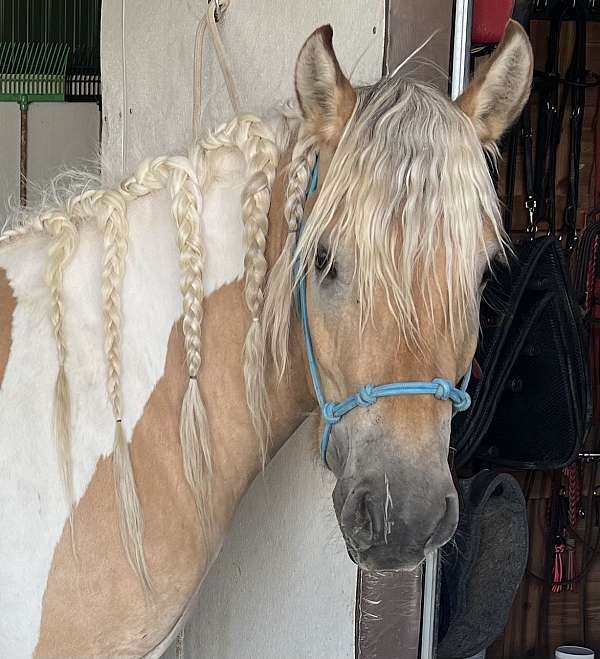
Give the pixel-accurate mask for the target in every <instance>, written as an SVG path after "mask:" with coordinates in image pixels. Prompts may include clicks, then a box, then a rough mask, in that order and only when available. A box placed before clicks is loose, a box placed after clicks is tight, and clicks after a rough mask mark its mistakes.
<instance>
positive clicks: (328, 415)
mask: <svg viewBox="0 0 600 659" xmlns="http://www.w3.org/2000/svg"><path fill="white" fill-rule="evenodd" d="M323 419H324V420H325V422H326V423H328V424H329V425H330V426H333V425H334V424H336V423H338V421H341V420H342V417H341V416H339V415H338V414H336V413H335V403H332V402H329V403H325V405H324V406H323Z"/></svg>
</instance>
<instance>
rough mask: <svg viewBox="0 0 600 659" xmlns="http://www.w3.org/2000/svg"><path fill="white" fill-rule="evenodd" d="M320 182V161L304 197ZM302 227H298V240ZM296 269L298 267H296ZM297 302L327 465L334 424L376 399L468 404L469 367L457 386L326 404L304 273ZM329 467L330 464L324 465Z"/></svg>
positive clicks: (362, 393)
mask: <svg viewBox="0 0 600 659" xmlns="http://www.w3.org/2000/svg"><path fill="white" fill-rule="evenodd" d="M318 181H319V160H318V158H317V161H316V163H315V166H314V168H313V170H312V173H311V177H310V184H309V187H308V191H307V195H306V196H307V198H308V197H309V196H310V195H311V194H312V193H314V192H315V191H316V189H317V184H318ZM301 230H302V225H300V226H299V227H298V238H299V237H300V231H301ZM296 267H297V266H296ZM296 295H297V303H298V311H299V313H300V320H301V322H302V332H303V334H304V343H305V345H306V358H307V360H308V367H309V369H310V377H311V379H312V383H313V389H314V390H315V395H316V397H317V401H318V403H319V408H320V410H321V416H322V417H323V420H324V422H325V428H324V430H323V436H322V438H321V459H322V460H323V462H324V463H325V465H327V449H328V448H329V439H330V436H331V429H332V428H333V426H334V425H335V424H336V423H339V422H340V421H341V420H342V418H343V417H344V416H345V415H346V414H348V412H351V411H352V410H353V409H355V408H356V407H370V406H371V405H374V404H375V403H376V402H377V400H378V399H379V398H386V397H389V396H417V395H423V394H430V395H432V396H434V397H435V398H436V399H437V400H449V401H451V402H452V407H453V409H454V413H456V412H464V411H465V410H466V409H468V407H469V405H470V404H471V397H470V396H469V394H468V393H467V386H468V384H469V380H470V378H471V367H469V370H468V371H467V373H466V374H465V375H464V377H463V378H462V380H461V382H460V385H459V386H458V387H457V386H455V385H454V384H453V383H452V382H451V381H450V380H447V379H445V378H434V379H433V380H431V382H393V383H391V384H381V385H373V384H365V385H363V386H362V387H361V388H360V389H359V390H358V391H357V392H356V393H355V394H352V395H351V396H348V398H346V399H344V400H343V401H341V402H339V403H338V402H335V401H328V400H327V399H326V398H325V393H324V391H323V385H322V384H321V376H320V373H319V365H318V364H317V359H316V357H315V351H314V347H313V341H312V336H311V333H310V325H309V322H308V309H307V304H306V274H304V275H302V276H301V277H300V279H299V281H298V286H297V294H296ZM327 466H329V465H327Z"/></svg>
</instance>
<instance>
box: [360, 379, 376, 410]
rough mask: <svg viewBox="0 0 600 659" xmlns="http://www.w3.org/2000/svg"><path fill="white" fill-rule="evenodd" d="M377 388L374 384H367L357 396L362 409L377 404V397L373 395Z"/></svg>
mask: <svg viewBox="0 0 600 659" xmlns="http://www.w3.org/2000/svg"><path fill="white" fill-rule="evenodd" d="M374 389H375V387H374V386H373V385H372V384H365V385H364V386H362V387H361V388H360V389H359V390H358V392H357V394H356V402H357V403H358V404H359V405H360V406H361V407H370V406H371V405H374V404H375V403H376V402H377V396H376V395H375V394H374V393H373V390H374Z"/></svg>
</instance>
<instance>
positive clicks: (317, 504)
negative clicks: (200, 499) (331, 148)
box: [102, 0, 385, 659]
mask: <svg viewBox="0 0 600 659" xmlns="http://www.w3.org/2000/svg"><path fill="white" fill-rule="evenodd" d="M384 5H385V1H384V0H327V1H326V0H232V1H231V8H230V10H229V12H228V13H227V15H226V17H225V19H224V21H223V23H222V24H221V34H222V36H223V41H224V42H225V47H226V49H227V51H228V53H229V59H230V61H231V66H232V69H233V72H234V76H235V78H236V81H237V84H238V87H239V91H240V96H241V98H242V101H243V105H244V109H246V110H251V111H254V112H258V113H261V112H264V111H265V110H266V109H268V108H270V107H271V106H272V105H273V104H274V103H275V102H278V101H281V100H284V99H286V98H288V97H290V96H291V95H292V94H293V69H294V63H295V59H296V56H297V53H298V51H299V49H300V47H301V45H302V43H303V42H304V40H305V39H306V37H307V36H308V35H309V34H310V33H311V32H312V31H313V30H314V29H315V28H316V27H318V26H319V25H322V24H323V23H328V22H330V23H332V25H333V27H334V43H335V46H336V50H337V52H338V55H339V57H340V60H341V63H342V66H344V68H345V70H346V71H347V72H348V73H352V80H353V82H355V83H365V82H371V81H374V80H376V79H379V77H380V73H381V70H382V60H383V40H384ZM205 6H206V2H205V0H200V1H198V0H127V4H126V7H125V9H126V11H125V26H124V29H123V23H122V9H123V5H122V4H121V1H119V0H110V1H109V0H107V1H105V3H104V5H103V16H102V80H103V102H104V105H103V107H104V128H103V164H104V165H105V168H106V171H107V172H108V174H107V175H108V176H109V177H112V176H114V175H115V173H117V172H120V171H122V170H125V171H129V170H130V169H131V168H132V167H133V166H134V165H135V164H136V162H137V161H138V160H140V159H141V158H142V157H147V156H152V155H158V154H161V153H165V152H169V151H173V150H178V149H181V148H183V147H184V146H185V145H186V144H187V143H189V142H190V140H191V137H192V75H193V50H194V35H195V31H196V26H197V23H198V20H199V17H200V12H201V11H202V10H203V8H204V7H205ZM123 34H124V37H125V38H124V39H123ZM123 42H124V48H123ZM123 52H125V67H123ZM205 53H206V56H207V67H206V75H205V77H204V89H205V99H206V107H205V112H204V114H203V117H204V119H205V121H206V124H207V125H214V124H215V123H217V122H218V123H220V122H221V121H224V120H226V119H228V118H229V117H230V116H231V110H230V107H229V103H228V101H227V96H226V92H225V87H224V83H223V82H222V79H221V77H220V74H219V73H218V71H217V70H216V65H215V59H214V55H213V53H212V50H211V49H210V48H209V46H208V44H207V46H206V50H205ZM124 129H125V130H124ZM316 441H317V440H316V433H315V431H314V429H313V430H312V432H304V433H302V432H300V433H297V434H296V435H295V436H294V437H293V438H292V439H291V440H290V441H289V442H288V443H287V445H286V446H285V447H284V449H283V450H282V451H281V453H280V454H279V455H278V456H277V458H276V459H275V460H274V462H273V463H272V464H271V465H269V467H268V470H267V474H266V476H265V477H264V478H262V477H261V478H259V479H258V480H257V481H256V482H255V484H254V485H253V487H252V488H251V490H250V492H249V493H248V495H247V496H246V498H245V500H244V502H243V504H242V506H241V508H240V510H239V512H238V515H237V517H236V520H235V522H234V525H233V528H232V530H231V532H230V534H229V536H228V538H227V539H226V541H225V546H224V549H223V551H222V553H221V555H220V557H219V558H218V559H217V561H216V563H215V565H214V566H213V568H212V571H211V573H210V574H209V576H208V578H207V580H206V582H205V585H204V588H203V591H202V593H201V598H200V604H199V606H198V608H197V611H196V612H195V614H194V616H193V618H192V620H191V622H190V623H189V624H188V625H187V627H186V641H185V645H186V655H185V657H186V659H311V658H314V659H324V658H325V657H326V658H327V659H349V658H350V657H353V656H354V653H353V622H354V621H353V607H354V589H355V575H356V572H355V566H354V565H353V564H352V563H351V561H350V559H349V558H348V556H347V555H346V552H345V549H344V546H343V543H342V541H341V537H340V533H339V530H338V529H337V524H336V522H335V518H334V515H333V510H332V503H331V491H332V489H333V482H332V480H331V477H330V475H329V474H326V473H325V472H324V471H323V470H322V468H321V467H320V466H318V465H317V464H316V459H315V455H314V451H313V450H312V448H310V443H311V442H313V443H314V442H316ZM165 659H175V650H174V649H171V650H170V651H169V652H168V653H167V654H166V655H165Z"/></svg>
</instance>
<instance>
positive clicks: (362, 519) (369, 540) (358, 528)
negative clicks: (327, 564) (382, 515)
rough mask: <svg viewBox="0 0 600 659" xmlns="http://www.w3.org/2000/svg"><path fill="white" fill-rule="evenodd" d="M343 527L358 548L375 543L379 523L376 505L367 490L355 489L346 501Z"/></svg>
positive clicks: (343, 511)
mask: <svg viewBox="0 0 600 659" xmlns="http://www.w3.org/2000/svg"><path fill="white" fill-rule="evenodd" d="M341 522H342V529H343V530H344V533H345V534H346V535H347V536H348V537H349V538H350V539H351V540H352V543H353V544H355V545H356V548H357V549H365V548H368V547H370V546H371V545H372V544H373V541H374V536H375V535H376V534H377V529H378V527H379V525H380V524H379V523H378V522H377V514H376V506H375V503H374V501H373V500H372V498H371V497H370V496H369V493H368V491H367V490H364V489H361V490H354V491H353V492H351V493H350V494H349V495H348V497H347V498H346V501H345V503H344V507H343V510H342V519H341Z"/></svg>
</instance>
